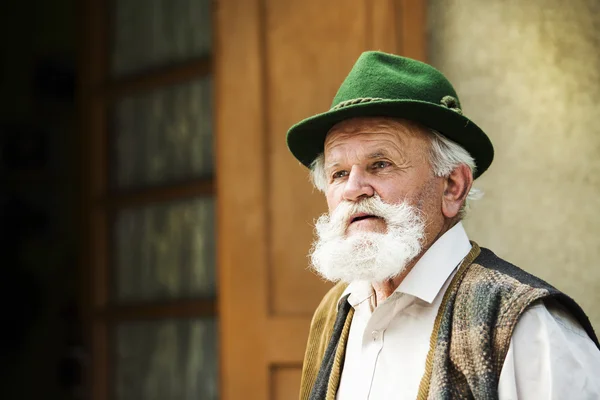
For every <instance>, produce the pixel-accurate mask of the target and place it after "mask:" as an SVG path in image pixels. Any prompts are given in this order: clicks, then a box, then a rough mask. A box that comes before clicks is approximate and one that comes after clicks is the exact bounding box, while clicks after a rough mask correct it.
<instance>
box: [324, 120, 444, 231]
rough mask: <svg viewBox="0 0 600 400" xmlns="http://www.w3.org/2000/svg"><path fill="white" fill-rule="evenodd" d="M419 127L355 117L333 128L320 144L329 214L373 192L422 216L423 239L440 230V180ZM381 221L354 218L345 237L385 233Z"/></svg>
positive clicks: (383, 223)
mask: <svg viewBox="0 0 600 400" xmlns="http://www.w3.org/2000/svg"><path fill="white" fill-rule="evenodd" d="M423 129H424V128H422V127H421V126H420V125H418V124H416V123H413V122H411V121H406V120H397V119H391V118H380V117H377V118H373V117H365V118H354V119H350V120H346V121H343V122H341V123H339V124H337V125H335V126H334V127H333V128H332V129H331V131H330V132H329V134H328V136H327V139H326V141H325V152H324V154H325V173H326V177H327V182H328V186H327V189H326V197H327V204H328V206H329V212H330V213H331V212H333V211H334V210H335V209H336V207H337V206H338V205H339V204H340V203H341V202H342V201H348V202H358V201H360V200H362V199H364V198H369V197H372V196H374V195H375V194H377V195H379V197H380V198H381V200H382V201H383V202H385V203H388V204H399V203H402V202H404V201H406V202H407V203H409V204H410V205H412V206H414V207H416V208H417V209H418V210H419V211H421V212H422V213H423V217H424V219H425V221H426V229H425V238H426V239H425V241H426V242H429V241H430V240H432V239H433V238H432V237H431V234H435V232H438V231H439V228H440V227H441V226H442V224H443V221H444V218H443V215H442V212H441V199H442V192H443V180H442V179H441V178H437V177H435V176H434V174H433V172H432V169H431V165H430V162H429V146H430V140H429V138H428V137H427V135H426V133H425V132H424V131H423ZM386 231H387V226H386V222H385V220H384V219H382V218H377V217H368V216H363V215H355V216H352V217H351V218H350V221H349V222H348V227H347V229H346V235H348V236H351V235H353V234H354V233H357V232H377V233H386Z"/></svg>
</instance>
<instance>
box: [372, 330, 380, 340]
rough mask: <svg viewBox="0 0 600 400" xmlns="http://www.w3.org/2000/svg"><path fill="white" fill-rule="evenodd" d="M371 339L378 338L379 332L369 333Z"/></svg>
mask: <svg viewBox="0 0 600 400" xmlns="http://www.w3.org/2000/svg"><path fill="white" fill-rule="evenodd" d="M371 337H372V338H373V340H377V339H378V338H379V331H373V332H371Z"/></svg>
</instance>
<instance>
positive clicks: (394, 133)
mask: <svg viewBox="0 0 600 400" xmlns="http://www.w3.org/2000/svg"><path fill="white" fill-rule="evenodd" d="M428 137H429V134H428V131H427V128H425V127H424V126H422V125H420V124H418V123H416V122H413V121H409V120H404V119H398V118H387V117H361V118H352V119H347V120H345V121H342V122H340V123H338V124H336V125H334V127H333V128H331V130H330V131H329V132H328V133H327V137H326V138H325V145H324V152H325V158H328V155H329V156H330V157H331V156H332V155H334V154H335V153H339V152H349V151H350V152H361V151H369V150H370V149H369V148H389V150H390V151H397V152H401V153H407V152H413V151H420V150H422V149H423V148H424V147H426V146H427V145H428V143H429V141H428Z"/></svg>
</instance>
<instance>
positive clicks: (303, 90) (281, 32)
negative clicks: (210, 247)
mask: <svg viewBox="0 0 600 400" xmlns="http://www.w3.org/2000/svg"><path fill="white" fill-rule="evenodd" d="M424 4H425V2H424V1H422V0H403V1H402V0H329V1H322V0H285V1H282V0H220V1H219V3H218V6H217V10H216V12H217V14H216V27H217V30H216V36H217V43H216V52H215V54H216V64H215V80H216V81H215V85H216V86H215V88H216V104H215V110H216V135H217V136H216V138H217V175H216V176H217V199H218V218H217V221H218V259H219V291H220V297H219V310H220V345H221V346H220V349H221V350H220V355H221V357H220V363H221V369H220V371H221V375H220V380H221V386H220V387H221V391H220V392H221V398H222V399H225V400H237V399H293V398H297V396H298V388H299V384H300V372H301V367H302V359H303V355H304V347H305V344H306V337H307V333H308V327H309V323H310V319H311V316H312V313H313V311H314V309H315V308H316V306H317V304H318V303H319V301H320V299H321V297H322V295H323V294H324V293H325V292H326V290H327V289H328V288H329V287H330V286H329V285H328V284H325V283H323V282H322V281H320V280H319V279H318V278H317V277H315V276H314V275H313V274H312V273H311V272H309V271H308V270H307V257H306V254H307V252H308V249H309V247H310V241H311V238H312V221H313V220H314V219H315V218H316V217H317V216H318V215H319V214H320V213H322V212H323V211H325V203H324V201H323V198H322V195H321V194H319V193H317V192H316V191H314V190H313V189H312V188H311V187H310V185H309V183H308V179H307V171H306V169H305V168H304V167H302V166H300V165H299V163H298V162H296V161H295V160H294V159H293V157H292V156H291V155H290V154H289V152H288V150H287V148H286V144H285V133H286V131H287V129H288V128H289V126H291V124H293V123H294V122H296V121H299V120H300V119H302V118H304V117H307V116H309V115H311V114H314V113H317V112H321V111H324V110H326V109H328V108H329V105H330V102H331V99H332V98H333V96H334V94H335V92H336V90H337V88H338V86H339V84H340V83H341V81H342V80H343V78H344V77H345V75H346V74H347V73H348V72H349V70H350V68H351V67H352V65H353V63H354V61H355V60H356V58H357V57H358V56H359V54H360V53H361V52H362V51H364V50H369V49H376V50H384V51H390V52H395V53H398V54H404V55H407V56H411V57H413V58H418V59H423V58H424V50H425V48H424V42H425V26H424V25H425V20H424V19H425V18H424V17H425V12H424V7H425V5H424Z"/></svg>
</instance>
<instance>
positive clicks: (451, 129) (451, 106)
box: [287, 51, 494, 178]
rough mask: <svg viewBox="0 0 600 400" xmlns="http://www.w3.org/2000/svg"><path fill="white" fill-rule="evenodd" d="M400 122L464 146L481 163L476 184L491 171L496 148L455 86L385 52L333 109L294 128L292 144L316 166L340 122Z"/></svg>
mask: <svg viewBox="0 0 600 400" xmlns="http://www.w3.org/2000/svg"><path fill="white" fill-rule="evenodd" d="M368 116H372V117H375V116H378V117H396V118H405V119H409V120H412V121H417V122H419V123H421V124H423V125H425V126H428V127H430V128H432V129H435V130H436V131H438V132H440V133H441V134H442V135H444V136H446V137H447V138H448V139H450V140H452V141H454V142H456V143H458V144H459V145H461V146H462V147H463V148H464V149H465V150H467V151H468V152H469V154H471V156H472V157H473V158H474V159H475V164H476V166H477V171H476V173H475V178H477V177H479V176H480V175H481V174H483V173H484V172H485V170H487V169H488V167H489V166H490V164H491V163H492V160H493V158H494V147H493V146H492V143H491V142H490V139H489V138H488V137H487V135H486V134H485V133H484V132H483V131H482V130H481V129H480V128H479V127H478V126H477V125H475V123H473V121H471V120H470V119H468V118H467V117H465V116H464V115H463V113H462V110H461V108H460V102H459V99H458V96H457V95H456V92H455V91H454V88H453V87H452V84H450V82H449V81H448V79H446V77H445V76H444V75H442V73H441V72H439V71H438V70H437V69H435V68H433V67H432V66H430V65H427V64H425V63H422V62H420V61H415V60H412V59H410V58H406V57H400V56H396V55H392V54H386V53H382V52H379V51H368V52H365V53H363V54H362V55H361V56H360V57H359V59H358V60H357V61H356V64H355V65H354V67H353V68H352V70H351V71H350V74H348V77H346V79H345V80H344V82H343V83H342V86H341V87H340V88H339V90H338V92H337V94H336V95H335V98H334V99H333V103H332V105H331V109H329V111H327V112H324V113H322V114H317V115H314V116H312V117H310V118H307V119H305V120H303V121H300V122H299V123H297V124H296V125H294V126H292V127H291V128H290V130H289V131H288V133H287V144H288V147H289V149H290V151H291V152H292V154H293V155H294V157H296V158H297V159H298V160H299V161H300V162H301V163H302V164H304V165H305V166H307V167H308V166H310V164H311V163H312V162H313V161H314V159H315V158H316V157H317V156H318V155H319V154H320V153H322V152H323V146H324V143H325V137H326V136H327V133H328V132H329V130H330V129H331V128H332V127H333V126H334V125H335V124H337V123H338V122H341V121H343V120H345V119H348V118H354V117H368Z"/></svg>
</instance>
